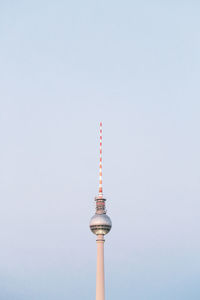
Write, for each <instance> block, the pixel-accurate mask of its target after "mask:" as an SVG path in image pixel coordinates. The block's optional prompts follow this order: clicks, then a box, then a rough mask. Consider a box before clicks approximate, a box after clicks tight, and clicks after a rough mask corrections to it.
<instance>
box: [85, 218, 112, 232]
mask: <svg viewBox="0 0 200 300" xmlns="http://www.w3.org/2000/svg"><path fill="white" fill-rule="evenodd" d="M111 227H112V222H111V219H110V218H109V216H108V215H106V214H95V215H94V216H93V217H92V218H91V220H90V229H91V231H92V232H93V233H94V234H96V235H99V234H103V235H105V234H107V233H108V232H109V231H110V229H111Z"/></svg>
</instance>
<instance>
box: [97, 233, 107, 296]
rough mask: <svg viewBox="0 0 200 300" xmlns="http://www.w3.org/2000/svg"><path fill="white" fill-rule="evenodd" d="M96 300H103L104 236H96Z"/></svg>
mask: <svg viewBox="0 0 200 300" xmlns="http://www.w3.org/2000/svg"><path fill="white" fill-rule="evenodd" d="M96 300H105V291H104V236H103V235H98V236H97V277H96Z"/></svg>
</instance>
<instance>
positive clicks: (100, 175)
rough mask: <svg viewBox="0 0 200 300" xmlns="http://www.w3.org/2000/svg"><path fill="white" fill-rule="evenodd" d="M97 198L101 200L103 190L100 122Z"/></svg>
mask: <svg viewBox="0 0 200 300" xmlns="http://www.w3.org/2000/svg"><path fill="white" fill-rule="evenodd" d="M99 198H103V188H102V122H100V160H99Z"/></svg>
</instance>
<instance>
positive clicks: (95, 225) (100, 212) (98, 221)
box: [90, 123, 112, 300]
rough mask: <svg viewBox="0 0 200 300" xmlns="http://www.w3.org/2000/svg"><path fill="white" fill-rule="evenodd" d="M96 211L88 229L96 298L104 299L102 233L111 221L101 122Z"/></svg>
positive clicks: (107, 229)
mask: <svg viewBox="0 0 200 300" xmlns="http://www.w3.org/2000/svg"><path fill="white" fill-rule="evenodd" d="M95 201H96V212H95V215H94V216H93V217H92V218H91V220H90V229H91V231H92V232H93V233H94V234H96V236H97V240H96V242H97V274H96V300H105V286H104V241H105V240H104V235H105V234H107V233H108V232H109V231H110V229H111V227H112V222H111V220H110V218H109V216H108V215H107V214H106V207H105V201H106V199H105V198H104V197H103V188H102V123H100V162H99V194H98V196H97V197H95Z"/></svg>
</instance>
